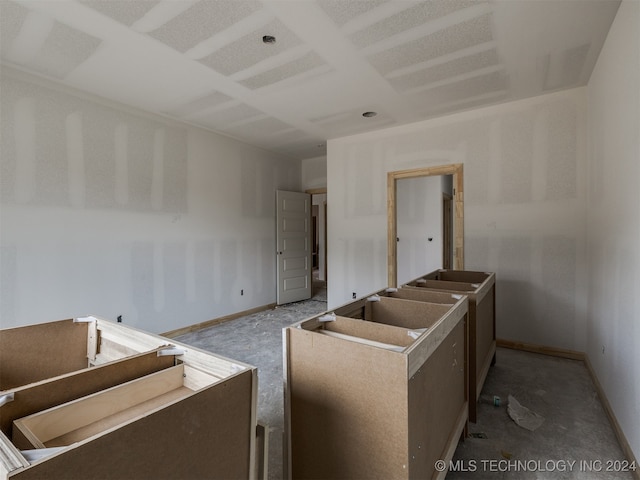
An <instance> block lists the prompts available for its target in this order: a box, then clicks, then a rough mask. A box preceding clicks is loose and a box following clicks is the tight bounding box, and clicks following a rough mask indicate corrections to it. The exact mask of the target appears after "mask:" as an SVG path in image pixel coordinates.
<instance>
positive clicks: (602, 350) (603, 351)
mask: <svg viewBox="0 0 640 480" xmlns="http://www.w3.org/2000/svg"><path fill="white" fill-rule="evenodd" d="M602 354H603V355H604V345H602Z"/></svg>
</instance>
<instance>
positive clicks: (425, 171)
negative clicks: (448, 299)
mask: <svg viewBox="0 0 640 480" xmlns="http://www.w3.org/2000/svg"><path fill="white" fill-rule="evenodd" d="M438 175H453V192H454V194H453V203H454V205H453V208H454V220H453V223H454V226H453V229H454V238H453V251H454V259H453V268H454V269H455V270H464V182H463V164H462V163H456V164H453V165H440V166H437V167H425V168H416V169H412V170H398V171H395V172H388V173H387V279H388V284H389V287H397V286H398V244H397V238H398V219H397V211H396V206H397V205H396V193H397V181H398V180H401V179H403V178H415V177H432V176H438ZM424 273H429V272H424Z"/></svg>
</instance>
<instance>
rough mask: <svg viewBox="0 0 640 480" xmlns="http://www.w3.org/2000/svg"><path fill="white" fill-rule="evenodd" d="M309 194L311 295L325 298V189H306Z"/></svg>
mask: <svg viewBox="0 0 640 480" xmlns="http://www.w3.org/2000/svg"><path fill="white" fill-rule="evenodd" d="M305 193H308V194H310V195H311V208H312V210H311V229H312V237H311V243H312V246H311V252H312V276H311V277H312V287H313V291H312V296H313V297H314V298H315V297H318V296H323V295H324V298H325V299H326V291H327V290H326V289H327V278H328V276H327V189H326V188H314V189H310V190H306V191H305Z"/></svg>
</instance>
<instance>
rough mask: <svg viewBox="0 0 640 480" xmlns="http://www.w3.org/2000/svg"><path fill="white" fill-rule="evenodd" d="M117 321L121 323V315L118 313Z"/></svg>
mask: <svg viewBox="0 0 640 480" xmlns="http://www.w3.org/2000/svg"><path fill="white" fill-rule="evenodd" d="M118 323H122V315H118Z"/></svg>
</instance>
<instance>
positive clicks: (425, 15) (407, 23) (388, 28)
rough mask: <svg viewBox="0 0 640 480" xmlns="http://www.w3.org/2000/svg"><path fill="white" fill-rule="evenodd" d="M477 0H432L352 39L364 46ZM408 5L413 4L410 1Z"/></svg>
mask: <svg viewBox="0 0 640 480" xmlns="http://www.w3.org/2000/svg"><path fill="white" fill-rule="evenodd" d="M477 4H478V2H477V1H476V0H432V1H429V2H423V3H420V4H418V5H416V6H414V7H411V8H407V9H406V10H403V11H401V12H399V13H396V14H395V15H392V16H391V17H388V18H385V19H384V20H381V21H379V22H377V23H374V24H373V25H370V26H368V27H367V28H364V29H362V30H360V31H359V32H355V33H354V34H353V35H351V37H350V38H351V41H352V42H353V43H354V44H355V45H356V46H358V47H360V48H363V47H366V46H368V45H372V44H374V43H376V42H379V41H380V40H384V39H385V38H389V37H391V36H393V35H396V34H399V33H402V32H404V31H406V30H408V29H410V28H414V27H419V26H420V25H424V24H425V23H428V22H430V21H432V20H435V19H436V18H439V17H444V16H445V15H448V14H450V13H453V12H455V11H456V10H462V9H463V8H467V7H470V6H473V5H477ZM407 5H408V6H410V5H411V4H410V3H408V4H407Z"/></svg>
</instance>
